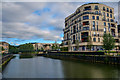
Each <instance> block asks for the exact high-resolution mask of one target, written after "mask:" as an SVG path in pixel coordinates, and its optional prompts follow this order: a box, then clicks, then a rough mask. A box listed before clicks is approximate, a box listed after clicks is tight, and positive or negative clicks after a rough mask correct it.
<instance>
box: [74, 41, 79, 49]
mask: <svg viewBox="0 0 120 80" xmlns="http://www.w3.org/2000/svg"><path fill="white" fill-rule="evenodd" d="M75 44H76V50H77V51H78V50H79V41H78V40H75Z"/></svg>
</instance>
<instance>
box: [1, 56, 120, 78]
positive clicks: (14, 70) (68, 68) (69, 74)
mask: <svg viewBox="0 0 120 80" xmlns="http://www.w3.org/2000/svg"><path fill="white" fill-rule="evenodd" d="M3 77H4V78H120V68H118V67H115V66H110V65H104V64H93V63H85V62H79V61H66V60H59V59H51V58H46V57H35V58H29V59H19V58H18V57H16V58H14V59H12V60H11V61H10V62H9V63H8V65H7V66H6V68H5V69H4V71H3Z"/></svg>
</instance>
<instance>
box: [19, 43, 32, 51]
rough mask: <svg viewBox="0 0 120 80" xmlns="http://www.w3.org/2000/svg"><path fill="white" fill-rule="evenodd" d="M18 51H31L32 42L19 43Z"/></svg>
mask: <svg viewBox="0 0 120 80" xmlns="http://www.w3.org/2000/svg"><path fill="white" fill-rule="evenodd" d="M19 51H20V52H33V51H34V48H33V45H32V44H30V43H27V44H23V45H20V46H19Z"/></svg>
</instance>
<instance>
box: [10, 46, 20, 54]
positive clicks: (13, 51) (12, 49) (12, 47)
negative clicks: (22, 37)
mask: <svg viewBox="0 0 120 80" xmlns="http://www.w3.org/2000/svg"><path fill="white" fill-rule="evenodd" d="M18 52H19V49H18V47H17V46H12V45H9V53H13V54H16V53H18Z"/></svg>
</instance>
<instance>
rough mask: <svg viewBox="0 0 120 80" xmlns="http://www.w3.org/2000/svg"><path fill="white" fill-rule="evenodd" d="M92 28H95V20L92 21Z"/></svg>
mask: <svg viewBox="0 0 120 80" xmlns="http://www.w3.org/2000/svg"><path fill="white" fill-rule="evenodd" d="M93 30H95V21H93Z"/></svg>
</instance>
